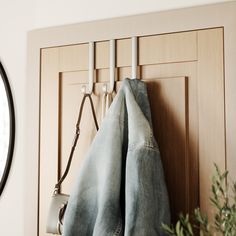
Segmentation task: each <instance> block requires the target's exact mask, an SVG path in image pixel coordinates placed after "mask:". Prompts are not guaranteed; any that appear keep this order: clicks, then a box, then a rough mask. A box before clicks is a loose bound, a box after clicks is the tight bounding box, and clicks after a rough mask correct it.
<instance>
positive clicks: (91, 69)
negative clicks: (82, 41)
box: [82, 42, 94, 94]
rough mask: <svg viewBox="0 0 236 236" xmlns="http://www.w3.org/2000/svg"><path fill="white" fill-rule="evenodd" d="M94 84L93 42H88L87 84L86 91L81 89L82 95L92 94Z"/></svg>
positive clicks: (84, 87)
mask: <svg viewBox="0 0 236 236" xmlns="http://www.w3.org/2000/svg"><path fill="white" fill-rule="evenodd" d="M93 82H94V42H89V83H88V89H87V91H86V86H85V85H84V86H83V87H82V93H84V94H85V93H87V94H91V93H92V92H93Z"/></svg>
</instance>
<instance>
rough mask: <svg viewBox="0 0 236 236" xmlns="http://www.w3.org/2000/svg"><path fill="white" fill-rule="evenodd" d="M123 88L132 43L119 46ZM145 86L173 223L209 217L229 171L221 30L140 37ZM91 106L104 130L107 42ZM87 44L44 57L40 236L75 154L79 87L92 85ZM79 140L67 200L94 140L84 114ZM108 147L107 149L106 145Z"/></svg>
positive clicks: (101, 48)
mask: <svg viewBox="0 0 236 236" xmlns="http://www.w3.org/2000/svg"><path fill="white" fill-rule="evenodd" d="M116 44H117V57H116V66H117V86H116V89H117V90H118V88H119V86H120V82H121V81H122V80H123V79H124V78H126V77H130V74H131V67H130V66H131V40H130V39H118V40H117V42H116ZM138 50H139V60H138V61H139V69H140V70H139V71H140V78H141V79H142V80H144V81H145V82H146V84H147V88H148V94H149V99H150V104H151V110H152V120H153V129H154V135H155V137H156V139H157V141H158V144H159V147H160V152H161V157H162V161H163V165H164V170H165V177H166V181H167V186H168V192H169V196H170V204H171V212H172V220H173V221H175V220H176V217H177V214H178V213H179V212H180V211H182V212H191V211H192V210H193V209H194V207H196V206H199V205H200V207H201V209H202V210H203V211H205V212H207V213H209V214H211V209H210V204H209V196H210V183H211V178H210V177H211V174H212V171H213V163H214V162H215V163H217V164H218V165H219V166H220V167H221V168H222V169H224V168H225V162H226V160H225V114H224V61H223V29H222V28H215V29H205V30H197V31H191V32H180V33H172V34H164V35H152V36H144V37H139V48H138ZM95 55H96V59H95V67H96V71H95V79H96V83H95V89H94V94H93V99H94V103H95V108H96V113H97V116H98V120H99V123H101V111H102V108H101V104H102V102H101V101H102V86H103V84H104V83H106V82H107V81H108V80H109V41H103V42H97V43H96V47H95ZM87 70H88V44H87V43H85V44H78V45H68V46H62V47H57V48H46V49H42V51H41V119H40V160H39V165H40V172H39V173H40V175H39V235H40V236H44V235H46V233H45V225H46V218H47V212H48V208H49V203H50V198H51V195H52V191H53V187H54V184H55V183H56V181H57V179H58V178H59V177H60V175H61V173H62V171H63V170H64V168H65V165H66V161H67V158H68V153H69V151H70V147H71V143H72V140H73V134H74V130H75V122H76V119H77V115H78V109H79V104H80V101H81V98H82V93H81V87H82V86H83V85H84V84H86V83H87V81H88V80H87V78H88V71H87ZM81 127H82V129H81V137H80V139H79V142H78V147H77V150H76V152H75V155H74V160H73V163H72V167H71V171H70V173H69V176H68V178H67V179H66V181H65V182H64V183H63V186H62V192H65V193H70V191H71V188H72V186H73V182H74V180H75V178H76V176H77V174H78V172H79V171H80V166H81V164H82V162H83V160H84V158H85V156H86V152H87V151H88V149H89V146H90V144H91V142H92V140H93V137H94V135H95V134H96V131H95V127H94V125H93V121H92V116H91V113H90V110H89V109H88V107H85V112H84V117H83V118H82V125H81ZM101 145H102V144H101Z"/></svg>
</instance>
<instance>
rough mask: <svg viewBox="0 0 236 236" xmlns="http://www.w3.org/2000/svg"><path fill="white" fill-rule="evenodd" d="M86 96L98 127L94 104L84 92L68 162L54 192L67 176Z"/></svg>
mask: <svg viewBox="0 0 236 236" xmlns="http://www.w3.org/2000/svg"><path fill="white" fill-rule="evenodd" d="M86 98H89V101H90V105H91V109H92V113H93V119H94V123H95V126H96V129H97V130H98V128H99V127H98V122H97V118H96V113H95V109H94V105H93V100H92V98H91V95H90V94H87V93H86V94H84V97H83V99H82V101H81V105H80V110H79V116H78V120H77V123H76V131H75V137H74V141H73V144H72V147H71V151H70V155H69V159H68V162H67V165H66V169H65V171H64V174H63V175H62V177H61V178H60V179H59V181H58V182H57V184H56V185H55V190H54V192H58V191H59V189H60V186H61V184H62V182H63V181H64V179H65V178H66V176H67V174H68V172H69V169H70V165H71V161H72V158H73V154H74V151H75V147H76V144H77V141H78V138H79V135H80V127H79V126H80V121H81V117H82V113H83V108H84V103H85V100H86Z"/></svg>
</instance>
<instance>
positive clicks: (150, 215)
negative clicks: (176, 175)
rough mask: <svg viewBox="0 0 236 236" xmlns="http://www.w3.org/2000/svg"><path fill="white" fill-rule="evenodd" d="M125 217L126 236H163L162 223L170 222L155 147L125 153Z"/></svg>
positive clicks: (145, 147)
mask: <svg viewBox="0 0 236 236" xmlns="http://www.w3.org/2000/svg"><path fill="white" fill-rule="evenodd" d="M125 215H126V219H125V236H156V235H160V236H163V235H165V234H164V232H163V231H162V229H161V223H166V224H169V223H170V210H169V200H168V193H167V188H166V184H165V179H164V173H163V168H162V163H161V158H160V153H159V150H158V149H157V148H156V147H148V146H141V148H138V147H136V148H135V149H133V150H129V151H128V153H127V166H126V214H125Z"/></svg>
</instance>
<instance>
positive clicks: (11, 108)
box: [0, 61, 15, 197]
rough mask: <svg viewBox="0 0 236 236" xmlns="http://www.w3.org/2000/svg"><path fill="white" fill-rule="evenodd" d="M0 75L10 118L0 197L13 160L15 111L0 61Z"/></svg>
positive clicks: (0, 182)
mask: <svg viewBox="0 0 236 236" xmlns="http://www.w3.org/2000/svg"><path fill="white" fill-rule="evenodd" d="M0 75H1V76H2V80H3V84H4V86H5V89H6V94H7V100H8V104H9V117H10V135H9V147H8V153H7V159H6V165H5V168H4V172H3V175H2V178H1V180H0V197H1V194H2V192H3V190H4V187H5V185H6V182H7V178H8V175H9V172H10V168H11V163H12V159H13V153H14V144H15V110H14V103H13V97H12V92H11V88H10V84H9V81H8V78H7V74H6V72H5V70H4V67H3V65H2V63H1V61H0Z"/></svg>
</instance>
